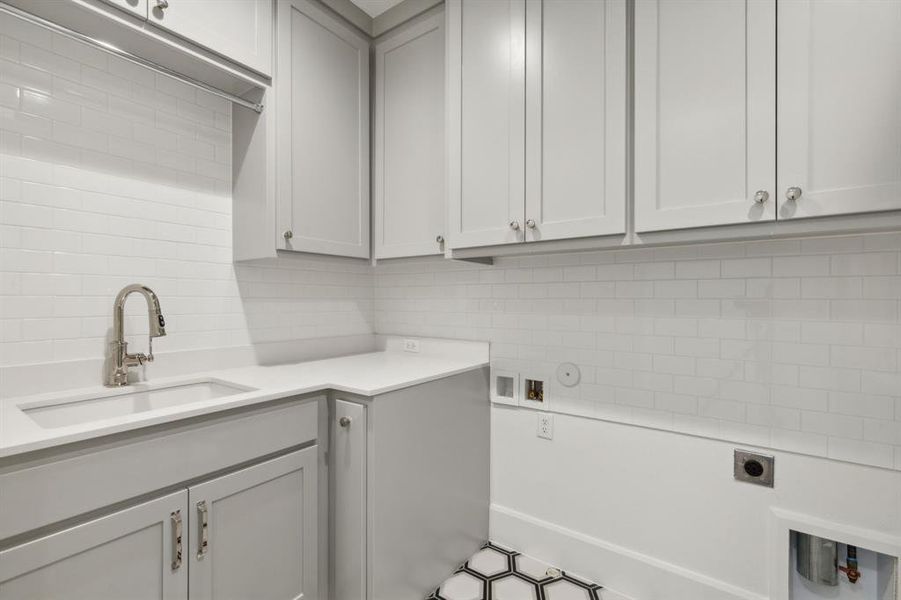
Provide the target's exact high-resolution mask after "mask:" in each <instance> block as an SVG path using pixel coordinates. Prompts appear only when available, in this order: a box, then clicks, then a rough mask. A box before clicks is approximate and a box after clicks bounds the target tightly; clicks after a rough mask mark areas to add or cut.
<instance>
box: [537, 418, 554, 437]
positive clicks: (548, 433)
mask: <svg viewBox="0 0 901 600" xmlns="http://www.w3.org/2000/svg"><path fill="white" fill-rule="evenodd" d="M537 435H538V437H540V438H542V439H545V440H552V439H554V415H553V414H551V413H538V431H537Z"/></svg>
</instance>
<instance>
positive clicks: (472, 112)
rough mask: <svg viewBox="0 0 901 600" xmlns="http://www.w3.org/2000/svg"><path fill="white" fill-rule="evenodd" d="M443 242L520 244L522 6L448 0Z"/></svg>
mask: <svg viewBox="0 0 901 600" xmlns="http://www.w3.org/2000/svg"><path fill="white" fill-rule="evenodd" d="M446 10H447V28H448V45H447V81H448V96H447V103H448V106H447V110H448V129H447V135H448V145H447V147H448V182H447V190H448V191H447V193H448V196H447V203H448V206H447V208H448V243H449V245H450V247H451V248H467V247H473V246H492V245H497V244H505V243H511V242H520V241H522V239H523V237H522V220H523V207H524V202H525V75H526V72H525V24H526V21H525V19H526V7H525V1H524V0H494V1H485V0H449V1H448V3H447V5H446Z"/></svg>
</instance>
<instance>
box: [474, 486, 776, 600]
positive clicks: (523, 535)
mask: <svg viewBox="0 0 901 600" xmlns="http://www.w3.org/2000/svg"><path fill="white" fill-rule="evenodd" d="M490 530H491V540H492V541H495V542H497V543H499V544H501V545H504V546H509V547H511V548H516V549H517V550H518V551H520V552H523V553H524V554H529V555H531V556H534V557H535V558H537V559H539V560H542V561H544V562H547V563H550V564H554V565H559V566H561V567H562V568H564V569H566V570H567V571H571V572H572V573H574V574H576V575H577V576H579V575H581V576H582V577H585V578H586V579H589V580H591V581H594V582H595V583H598V584H600V585H603V586H604V588H605V589H609V591H608V592H607V593H605V594H604V595H603V598H604V600H767V596H765V595H761V594H758V593H756V592H752V591H750V590H746V589H743V588H739V587H736V586H734V585H730V584H728V583H726V582H723V581H719V580H717V579H714V578H712V577H708V576H706V575H703V574H701V573H698V572H695V571H690V570H688V569H685V568H682V567H679V566H677V565H673V564H671V563H667V562H664V561H661V560H659V559H656V558H654V557H652V556H648V555H645V554H641V553H639V552H635V551H634V550H629V549H628V548H623V547H622V546H617V545H616V544H611V543H609V542H605V541H604V540H601V539H598V538H594V537H591V536H588V535H585V534H582V533H579V532H577V531H573V530H571V529H567V528H565V527H561V526H559V525H555V524H554V523H549V522H547V521H543V520H541V519H536V518H534V517H531V516H529V515H526V514H523V513H520V512H517V511H515V510H512V509H509V508H507V507H504V506H499V505H497V504H492V505H491V521H490ZM748 568H752V569H758V570H759V571H760V573H761V577H765V576H766V569H765V568H764V566H763V565H749V566H748Z"/></svg>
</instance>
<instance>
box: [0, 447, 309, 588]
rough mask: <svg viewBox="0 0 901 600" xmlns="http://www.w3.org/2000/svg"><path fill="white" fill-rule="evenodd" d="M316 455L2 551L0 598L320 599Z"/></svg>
mask: <svg viewBox="0 0 901 600" xmlns="http://www.w3.org/2000/svg"><path fill="white" fill-rule="evenodd" d="M317 457H318V447H317V446H311V447H308V448H305V449H303V450H298V451H295V452H291V453H289V454H285V455H283V456H280V457H278V458H274V459H271V460H267V461H265V462H261V463H259V464H255V465H253V466H250V467H247V468H244V469H241V470H239V471H235V472H233V473H229V474H227V475H223V476H221V477H217V478H215V479H211V480H209V481H205V482H202V483H199V484H196V485H193V486H190V487H188V488H187V489H184V490H180V491H177V492H175V493H172V494H169V495H166V496H163V497H161V498H157V499H154V500H151V501H149V502H144V503H142V504H138V505H135V506H131V507H129V508H126V509H123V510H120V511H118V512H114V513H112V514H109V515H106V516H103V517H100V518H97V519H94V520H90V521H87V522H85V523H82V524H79V525H76V526H74V527H71V528H68V529H64V530H62V531H59V532H56V533H53V534H50V535H47V536H45V537H40V538H38V539H35V540H32V541H29V542H26V543H23V544H21V545H18V546H13V547H11V548H8V549H6V550H4V551H2V552H0V598H10V599H13V598H15V599H17V600H18V599H40V600H55V599H90V600H123V599H127V600H143V599H145V598H146V599H151V598H153V599H157V600H180V599H185V598H191V599H192V600H195V599H203V600H206V599H217V600H221V599H224V598H231V599H239V598H254V599H255V600H295V599H297V598H310V599H315V598H318V567H319V563H318V539H319V537H318V519H319V514H318V490H317V486H318V481H317ZM189 572H190V577H189ZM189 581H190V583H189Z"/></svg>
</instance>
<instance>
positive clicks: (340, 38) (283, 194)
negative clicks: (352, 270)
mask: <svg viewBox="0 0 901 600" xmlns="http://www.w3.org/2000/svg"><path fill="white" fill-rule="evenodd" d="M277 20H278V25H277V58H276V71H277V75H276V77H275V91H276V110H277V117H276V127H275V129H276V132H275V136H276V155H277V159H276V160H277V163H276V197H277V211H276V213H277V215H276V218H277V225H278V228H277V247H278V248H279V249H280V250H296V251H303V252H315V253H320V254H333V255H339V256H351V257H357V258H369V228H370V226H369V40H368V39H367V38H366V37H365V36H364V35H363V34H361V33H359V32H357V31H356V30H355V29H353V28H352V27H351V26H350V25H348V24H347V23H345V22H343V21H341V20H340V19H339V18H338V17H336V16H333V15H332V14H330V13H329V12H327V11H326V10H325V9H324V8H322V7H321V6H320V5H318V4H316V3H314V2H312V1H310V0H284V1H282V2H279V3H278V17H277Z"/></svg>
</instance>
